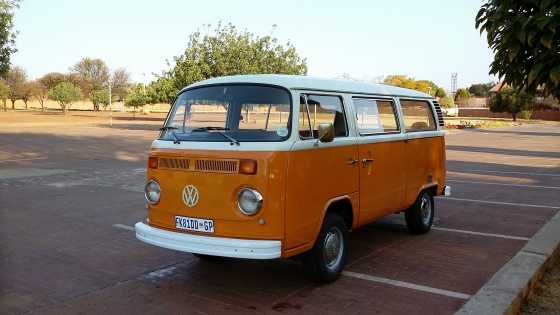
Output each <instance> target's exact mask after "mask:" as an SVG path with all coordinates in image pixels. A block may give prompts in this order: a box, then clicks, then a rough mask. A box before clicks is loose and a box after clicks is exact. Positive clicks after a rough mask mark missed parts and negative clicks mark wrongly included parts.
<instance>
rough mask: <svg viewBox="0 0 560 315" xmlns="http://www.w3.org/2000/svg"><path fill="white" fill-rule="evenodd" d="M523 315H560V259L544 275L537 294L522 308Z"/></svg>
mask: <svg viewBox="0 0 560 315" xmlns="http://www.w3.org/2000/svg"><path fill="white" fill-rule="evenodd" d="M520 313H521V314H522V315H532V314H542V315H553V314H554V315H559V314H560V259H557V260H556V263H555V264H554V265H553V266H551V267H550V269H548V270H547V271H546V273H545V274H544V277H543V279H542V280H541V284H540V286H539V287H538V288H537V290H536V292H535V294H533V296H532V297H531V298H530V299H529V300H528V301H527V302H526V303H525V304H524V305H523V306H522V307H521V312H520Z"/></svg>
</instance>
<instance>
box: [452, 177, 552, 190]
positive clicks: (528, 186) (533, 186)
mask: <svg viewBox="0 0 560 315" xmlns="http://www.w3.org/2000/svg"><path fill="white" fill-rule="evenodd" d="M446 181H447V182H453V183H465V184H482V185H498V186H511V187H524V188H542V189H560V187H558V186H539V185H524V184H507V183H492V182H477V181H469V180H457V179H447V180H446Z"/></svg>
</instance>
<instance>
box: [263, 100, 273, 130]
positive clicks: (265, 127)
mask: <svg viewBox="0 0 560 315" xmlns="http://www.w3.org/2000/svg"><path fill="white" fill-rule="evenodd" d="M271 108H272V104H268V111H267V113H266V122H265V123H264V130H268V119H269V118H270V109H271Z"/></svg>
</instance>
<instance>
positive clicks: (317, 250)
mask: <svg viewBox="0 0 560 315" xmlns="http://www.w3.org/2000/svg"><path fill="white" fill-rule="evenodd" d="M347 239H348V229H347V227H346V224H345V222H344V219H342V217H341V216H340V215H338V214H336V213H327V216H326V217H325V220H324V222H323V226H322V227H321V231H320V233H319V236H318V237H317V240H316V241H315V245H314V246H313V248H312V249H311V250H310V251H309V252H307V253H306V254H305V255H304V256H303V266H304V269H305V271H306V272H307V273H308V274H309V275H310V276H312V277H313V278H314V279H316V280H318V281H321V282H332V281H334V280H336V279H338V277H339V276H340V273H341V272H342V269H344V266H345V265H346V256H347V252H348V249H347V248H348V244H347Z"/></svg>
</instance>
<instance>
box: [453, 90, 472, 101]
mask: <svg viewBox="0 0 560 315" xmlns="http://www.w3.org/2000/svg"><path fill="white" fill-rule="evenodd" d="M470 97H471V93H469V91H468V90H467V89H458V90H457V92H455V101H462V100H466V99H469V98H470Z"/></svg>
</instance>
